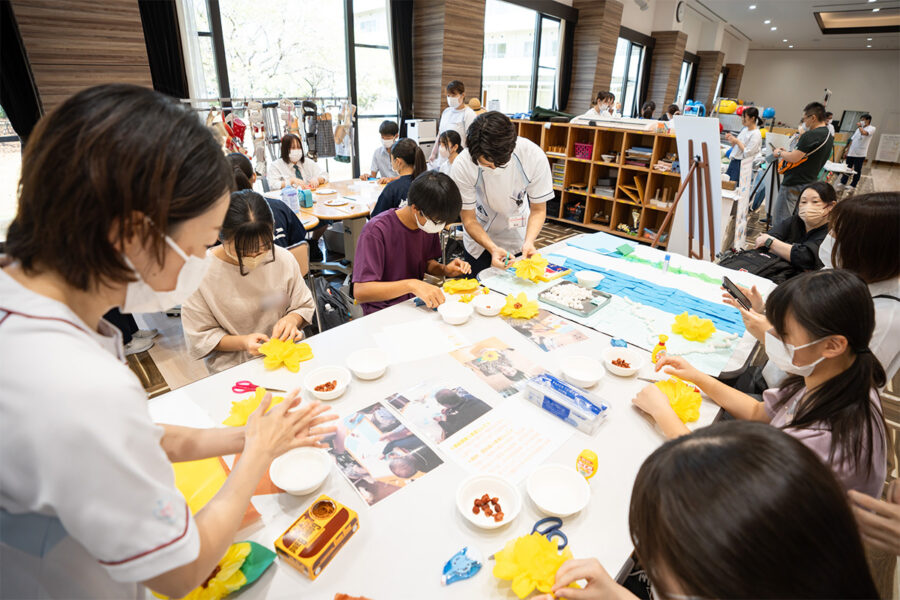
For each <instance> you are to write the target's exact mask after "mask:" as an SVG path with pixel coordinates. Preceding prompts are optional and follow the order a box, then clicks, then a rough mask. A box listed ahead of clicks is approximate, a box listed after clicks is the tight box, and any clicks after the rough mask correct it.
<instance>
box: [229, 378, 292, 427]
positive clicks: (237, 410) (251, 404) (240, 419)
mask: <svg viewBox="0 0 900 600" xmlns="http://www.w3.org/2000/svg"><path fill="white" fill-rule="evenodd" d="M265 395H266V388H262V387H258V388H256V391H255V392H253V395H252V396H247V397H246V398H244V399H243V400H238V401H237V402H232V403H231V412H230V414H229V415H228V418H227V419H225V420H224V421H222V424H223V425H229V426H231V427H240V426H242V425H246V424H247V419H248V418H249V417H250V415H252V414H253V411H255V410H256V409H257V408H258V407H259V403H260V402H262V399H263V396H265ZM283 400H284V396H273V397H272V403H271V404H269V408H268V409H267V410H266V412H269V411H270V410H272V407H273V406H275V405H276V404H278V403H279V402H282V401H283Z"/></svg>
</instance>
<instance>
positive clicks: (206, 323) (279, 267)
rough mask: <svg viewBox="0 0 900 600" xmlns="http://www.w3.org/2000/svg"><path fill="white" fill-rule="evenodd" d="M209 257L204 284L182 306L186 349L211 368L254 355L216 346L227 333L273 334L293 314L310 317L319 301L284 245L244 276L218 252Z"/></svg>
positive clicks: (239, 361) (217, 368)
mask: <svg viewBox="0 0 900 600" xmlns="http://www.w3.org/2000/svg"><path fill="white" fill-rule="evenodd" d="M210 252H212V250H210ZM211 261H212V265H211V266H210V268H209V271H207V273H206V276H205V277H204V278H203V283H201V284H200V288H199V289H198V290H197V291H196V292H194V293H193V294H192V295H191V297H190V298H188V299H187V300H186V301H185V302H184V304H182V306H181V324H182V326H183V327H184V339H185V342H186V343H187V347H188V353H189V354H190V356H191V358H195V359H200V358H204V357H205V358H206V366H207V368H209V370H210V372H212V373H217V372H219V371H223V370H225V369H228V368H230V367H233V366H235V365H239V364H241V363H242V362H245V361H247V360H249V359H251V358H253V357H252V356H251V355H250V353H249V352H246V351H240V352H220V351H217V350H215V347H216V345H218V343H219V342H220V341H221V340H222V338H223V337H225V336H226V335H247V334H250V333H263V334H265V335H272V328H273V327H275V323H277V322H278V320H279V319H280V318H282V317H284V316H285V315H287V314H290V313H297V314H298V315H300V316H301V317H302V318H303V320H304V321H305V322H306V323H310V322H311V321H312V317H313V314H314V313H315V310H316V309H315V301H314V300H313V297H312V294H310V292H309V288H307V287H306V284H305V283H304V281H303V278H302V277H301V276H300V266H299V265H298V264H297V261H296V259H295V258H294V257H293V256H292V255H291V253H290V252H288V251H287V250H285V249H284V248H282V247H280V246H275V262H271V263H263V264H261V265H259V266H258V267H256V268H255V269H253V270H252V271H250V272H249V273H247V274H246V275H241V272H240V268H239V267H238V266H237V265H232V264H229V263H227V262H225V261H224V260H222V259H220V258H217V257H216V256H215V254H213V256H212V258H211ZM245 270H246V269H245Z"/></svg>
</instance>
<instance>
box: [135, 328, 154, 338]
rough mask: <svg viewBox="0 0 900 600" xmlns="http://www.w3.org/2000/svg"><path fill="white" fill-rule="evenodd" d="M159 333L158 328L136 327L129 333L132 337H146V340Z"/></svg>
mask: <svg viewBox="0 0 900 600" xmlns="http://www.w3.org/2000/svg"><path fill="white" fill-rule="evenodd" d="M158 335H159V329H138V330H137V331H135V332H134V333H132V334H131V337H133V338H147V339H148V340H152V339H153V338H155V337H156V336H158Z"/></svg>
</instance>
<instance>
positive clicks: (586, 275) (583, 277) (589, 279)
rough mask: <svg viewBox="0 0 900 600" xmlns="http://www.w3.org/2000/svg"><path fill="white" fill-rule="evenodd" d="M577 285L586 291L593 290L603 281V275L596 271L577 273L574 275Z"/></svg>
mask: <svg viewBox="0 0 900 600" xmlns="http://www.w3.org/2000/svg"><path fill="white" fill-rule="evenodd" d="M575 278H576V279H577V280H578V285H580V286H581V287H585V288H588V289H594V288H595V287H597V284H599V283H600V282H601V281H602V280H603V275H602V274H601V273H598V272H596V271H578V272H577V273H575Z"/></svg>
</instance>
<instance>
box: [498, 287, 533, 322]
mask: <svg viewBox="0 0 900 600" xmlns="http://www.w3.org/2000/svg"><path fill="white" fill-rule="evenodd" d="M539 311H540V308H538V303H537V300H529V299H528V296H526V295H525V293H524V292H522V293H520V294H519V295H518V296H513V295H512V294H510V295H508V296H507V297H506V304H504V305H503V308H501V309H500V314H501V315H503V316H504V317H511V318H513V319H530V318H532V317H534V316H535V315H536V314H538V312H539Z"/></svg>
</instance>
